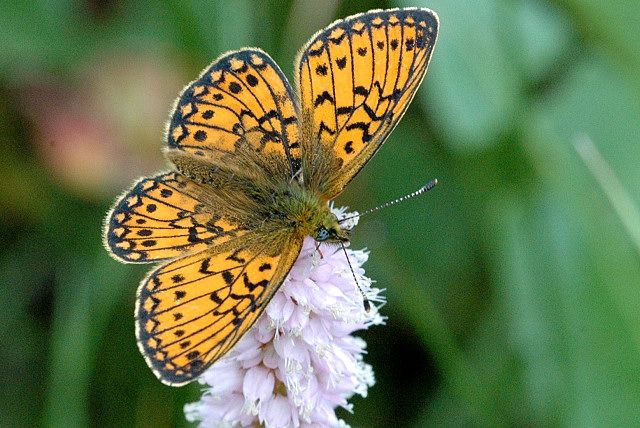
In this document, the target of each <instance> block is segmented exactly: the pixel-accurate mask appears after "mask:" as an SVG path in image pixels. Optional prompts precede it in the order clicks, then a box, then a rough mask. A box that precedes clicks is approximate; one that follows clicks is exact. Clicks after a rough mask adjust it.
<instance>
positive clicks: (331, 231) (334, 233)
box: [313, 222, 351, 243]
mask: <svg viewBox="0 0 640 428" xmlns="http://www.w3.org/2000/svg"><path fill="white" fill-rule="evenodd" d="M336 223H337V222H336ZM313 239H315V240H316V241H318V242H336V243H337V242H349V240H350V239H351V237H350V236H349V231H348V230H346V229H341V228H340V226H338V225H337V224H336V225H335V227H332V226H329V227H328V228H327V227H325V226H320V227H319V228H318V229H317V230H316V234H315V236H314V237H313Z"/></svg>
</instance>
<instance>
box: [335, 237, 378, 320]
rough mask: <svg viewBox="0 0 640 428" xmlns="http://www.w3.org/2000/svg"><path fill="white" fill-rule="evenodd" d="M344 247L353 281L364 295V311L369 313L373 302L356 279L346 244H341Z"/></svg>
mask: <svg viewBox="0 0 640 428" xmlns="http://www.w3.org/2000/svg"><path fill="white" fill-rule="evenodd" d="M340 245H341V246H342V251H343V252H344V256H345V257H346V258H347V263H348V264H349V269H350V270H351V275H353V280H354V281H355V282H356V287H358V291H359V292H360V294H362V304H363V305H364V310H365V311H366V312H369V311H370V310H371V302H369V298H367V295H366V294H364V291H362V288H360V284H358V278H357V277H356V273H355V272H354V271H353V266H351V260H349V255H348V254H347V249H346V248H345V246H344V242H340Z"/></svg>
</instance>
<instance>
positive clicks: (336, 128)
mask: <svg viewBox="0 0 640 428" xmlns="http://www.w3.org/2000/svg"><path fill="white" fill-rule="evenodd" d="M437 31H438V18H437V15H436V14H435V13H434V12H432V11H430V10H428V9H416V8H412V9H394V10H372V11H369V12H367V13H364V14H360V15H354V16H351V17H349V18H346V19H345V20H339V21H336V22H335V23H333V24H332V25H330V26H329V27H327V28H326V29H324V30H322V31H320V32H319V33H317V34H316V35H315V36H314V37H313V38H312V39H311V40H310V41H309V43H308V44H307V45H306V46H305V47H304V48H303V50H302V51H301V53H300V55H299V57H298V61H297V66H296V74H297V82H298V86H299V88H298V89H299V91H300V103H301V120H302V125H301V129H303V130H304V133H305V135H304V136H303V139H302V141H303V156H305V162H306V161H308V162H309V164H310V165H309V167H308V168H311V169H313V168H314V167H315V166H314V163H315V162H317V159H308V158H307V156H310V157H312V156H313V153H314V152H315V153H317V151H318V149H317V148H315V147H313V146H314V145H319V146H320V147H321V148H322V150H324V151H325V152H329V153H328V154H326V153H325V155H327V156H332V157H333V158H334V160H335V162H334V164H333V166H332V167H331V168H330V172H331V174H330V175H331V176H330V177H325V180H324V181H325V183H326V184H315V185H316V186H318V187H320V186H322V188H321V189H320V190H321V191H322V192H323V193H324V194H325V196H326V197H327V198H329V199H330V198H333V197H334V196H336V195H337V194H338V193H340V192H341V191H342V189H343V188H344V186H346V184H347V183H348V182H349V181H351V179H352V178H353V177H354V176H355V175H356V174H357V173H358V172H359V171H360V169H361V168H362V167H363V166H364V164H365V163H366V162H367V161H368V160H369V159H370V158H371V157H372V156H373V155H374V154H375V152H376V151H377V150H378V149H379V148H380V146H381V145H382V143H383V142H384V141H385V139H386V137H387V136H388V135H389V133H390V132H391V130H392V129H393V128H394V126H395V125H396V124H397V122H398V121H399V120H400V118H401V117H402V115H403V114H404V112H405V110H406V108H407V106H408V105H409V103H410V102H411V99H412V98H413V96H414V95H415V92H416V90H417V88H418V86H419V85H420V82H421V81H422V79H423V77H424V75H425V72H426V70H427V66H428V64H429V60H430V58H431V53H432V52H433V47H434V44H435V41H436V36H437ZM305 174H306V171H305Z"/></svg>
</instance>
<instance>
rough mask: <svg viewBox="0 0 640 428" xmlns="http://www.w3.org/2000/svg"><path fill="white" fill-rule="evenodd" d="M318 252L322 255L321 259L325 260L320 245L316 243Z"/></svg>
mask: <svg viewBox="0 0 640 428" xmlns="http://www.w3.org/2000/svg"><path fill="white" fill-rule="evenodd" d="M316 251H317V252H318V254H320V258H321V259H324V256H323V255H322V251H320V243H319V242H316Z"/></svg>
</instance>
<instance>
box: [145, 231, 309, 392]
mask: <svg viewBox="0 0 640 428" xmlns="http://www.w3.org/2000/svg"><path fill="white" fill-rule="evenodd" d="M237 241H238V242H234V243H233V245H226V246H223V248H219V247H218V249H215V248H214V249H210V250H207V251H204V252H201V253H198V254H195V255H191V256H188V257H184V258H181V259H179V260H176V261H173V262H170V263H169V264H167V265H164V266H162V267H160V268H158V269H156V270H155V271H153V272H151V274H150V275H149V276H148V277H147V278H146V279H145V280H144V281H143V282H142V284H141V285H140V288H139V290H138V301H137V308H136V333H137V338H138V345H139V347H140V350H141V351H142V353H143V355H144V356H145V359H146V361H147V363H148V364H149V366H150V367H151V368H152V370H153V371H154V372H155V373H156V375H157V376H158V377H159V378H160V380H162V382H164V383H167V384H170V385H181V384H184V383H188V382H190V381H192V380H194V379H195V378H196V377H198V376H199V375H200V374H201V373H202V372H203V371H204V370H206V369H207V368H208V367H209V366H210V365H211V364H212V363H213V362H214V361H215V360H216V359H218V358H219V357H220V356H222V355H223V354H224V353H226V352H227V351H228V350H229V349H230V348H231V347H232V346H233V345H234V344H235V343H236V342H237V341H238V340H239V339H240V338H241V337H242V336H243V334H244V333H245V332H246V331H247V330H248V329H249V327H251V326H252V325H253V323H254V322H255V321H256V320H257V319H258V317H259V316H260V314H261V313H262V311H263V310H264V308H265V306H266V304H267V303H268V301H269V300H270V299H271V296H272V295H273V293H274V292H275V290H277V288H278V287H279V286H280V284H281V283H282V281H283V280H284V278H285V277H286V275H287V273H288V272H289V270H290V269H291V266H292V265H293V262H294V261H295V259H296V258H297V256H298V254H299V252H300V248H301V246H302V242H301V241H298V240H295V239H292V240H287V242H286V244H285V243H283V245H285V248H279V249H275V250H276V251H274V249H273V248H271V249H268V250H267V249H266V248H265V247H261V246H260V245H259V244H255V243H254V244H251V245H249V244H248V243H247V240H246V239H243V238H239V239H238V240H237ZM283 242H284V241H283ZM230 244H231V243H230Z"/></svg>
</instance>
